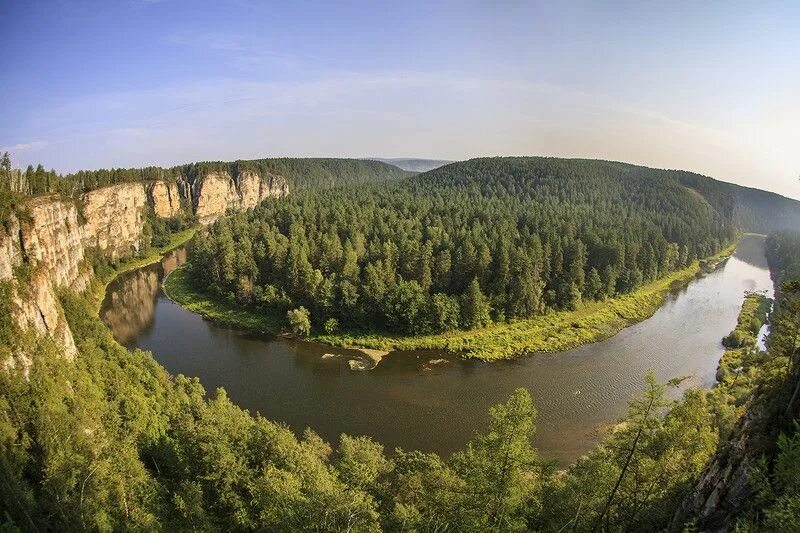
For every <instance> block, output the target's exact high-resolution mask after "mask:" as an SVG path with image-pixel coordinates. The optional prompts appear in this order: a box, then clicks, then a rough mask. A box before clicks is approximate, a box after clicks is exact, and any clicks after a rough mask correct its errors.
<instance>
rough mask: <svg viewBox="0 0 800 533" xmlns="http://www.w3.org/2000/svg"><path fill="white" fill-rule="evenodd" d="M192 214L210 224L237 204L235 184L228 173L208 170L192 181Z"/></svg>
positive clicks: (237, 197)
mask: <svg viewBox="0 0 800 533" xmlns="http://www.w3.org/2000/svg"><path fill="white" fill-rule="evenodd" d="M192 199H193V204H194V214H195V215H197V218H198V219H199V220H200V222H201V223H203V224H210V223H212V222H214V221H215V220H216V219H218V218H219V217H220V216H222V215H224V214H225V212H226V211H227V210H228V209H233V208H234V207H235V206H236V204H238V200H239V195H238V194H237V191H236V185H235V184H234V183H233V179H231V177H230V175H229V174H228V173H223V172H210V173H208V174H206V175H205V176H203V177H201V178H198V179H197V180H196V181H195V182H194V186H193V190H192Z"/></svg>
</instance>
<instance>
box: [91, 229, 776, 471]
mask: <svg viewBox="0 0 800 533" xmlns="http://www.w3.org/2000/svg"><path fill="white" fill-rule="evenodd" d="M185 260H186V252H185V251H178V252H176V253H173V254H172V255H170V256H168V257H167V258H165V260H164V261H163V262H162V264H160V265H153V266H151V267H147V268H144V269H141V270H138V271H135V272H131V273H129V274H127V275H125V276H122V277H120V278H119V279H118V280H117V281H115V282H114V283H113V284H112V285H111V286H110V287H109V290H108V293H107V294H106V299H105V302H104V304H103V308H102V311H101V316H102V318H103V320H104V321H105V322H106V324H108V325H109V327H110V328H111V330H112V331H113V332H114V335H115V337H116V338H117V339H118V340H119V341H120V342H122V343H123V344H125V345H126V346H128V347H130V348H133V347H138V348H142V349H146V350H151V351H152V352H153V356H154V357H155V358H156V360H158V361H159V362H160V363H161V364H162V365H163V366H164V367H165V368H166V369H167V370H169V371H170V372H172V373H174V374H178V373H182V374H185V375H187V376H198V377H199V378H200V381H201V382H202V383H203V385H204V386H205V387H206V390H209V391H212V390H214V389H215V388H217V387H224V388H225V389H226V390H227V392H228V394H229V396H230V398H231V399H232V400H233V401H234V402H236V403H238V404H239V405H241V406H242V407H245V408H247V409H250V410H251V411H258V412H260V413H261V414H263V415H264V416H266V417H267V418H270V419H273V420H279V421H283V422H285V423H287V424H288V425H289V426H291V427H292V428H293V429H294V430H295V431H297V432H300V431H302V430H303V429H304V428H306V427H311V428H313V429H314V430H315V431H317V432H318V433H319V434H321V435H322V436H323V437H324V438H326V439H327V440H329V441H335V440H336V439H337V438H338V435H339V434H340V433H349V434H351V435H359V434H363V435H370V436H372V437H374V438H375V439H376V440H378V441H380V442H382V443H384V444H385V445H386V448H387V449H390V450H391V449H393V448H395V447H397V446H400V447H403V448H405V449H422V450H430V451H436V452H439V453H445V454H446V453H449V452H452V451H454V450H456V449H459V448H461V447H462V446H463V445H464V443H465V442H466V441H467V440H468V439H469V438H470V436H472V435H473V434H474V432H475V431H477V430H482V429H484V428H485V427H486V423H487V409H488V408H489V406H491V405H492V404H495V403H497V402H500V401H502V400H504V399H505V398H507V397H508V395H509V394H510V393H511V392H512V391H513V390H514V389H515V388H517V387H525V388H527V389H528V390H529V391H530V392H531V393H532V394H533V396H534V400H535V403H536V407H537V409H538V411H539V417H538V422H537V428H538V432H537V437H536V445H537V446H538V447H539V449H540V451H542V453H543V454H544V455H545V456H547V457H551V458H556V459H559V460H561V461H571V460H573V459H575V458H576V457H577V456H579V455H580V454H581V453H583V452H585V451H587V450H588V449H589V448H590V447H591V446H592V445H593V444H594V443H595V442H597V439H598V436H597V429H598V427H602V426H603V425H605V424H609V423H612V422H614V421H615V420H616V419H618V418H619V417H620V416H622V415H623V414H624V412H625V409H626V406H627V401H628V399H629V398H630V397H631V395H634V394H637V393H638V392H640V391H641V389H642V383H643V377H644V374H645V372H646V371H647V369H648V368H653V369H654V370H655V371H656V374H657V375H658V377H659V379H661V380H667V379H669V378H672V377H675V376H684V375H689V376H691V379H690V380H689V383H691V384H693V385H703V386H711V385H713V383H714V373H715V370H716V366H717V362H718V360H719V358H720V356H721V355H722V352H723V348H722V346H721V345H720V339H721V338H722V337H723V336H724V335H726V334H727V333H729V332H730V330H731V329H732V328H733V326H734V325H735V324H736V317H737V315H738V312H739V308H740V306H741V302H742V297H743V295H744V292H745V291H747V290H766V291H768V292H769V293H770V294H771V290H772V289H771V287H772V284H771V281H770V277H769V272H768V270H767V266H766V261H765V259H764V255H763V239H762V238H760V237H756V236H745V237H744V238H743V240H742V241H741V242H740V244H739V247H738V249H737V251H736V253H735V254H734V256H733V257H731V258H730V259H729V260H728V261H727V262H726V263H725V264H724V266H722V267H720V268H719V269H718V270H716V271H714V272H712V273H710V274H706V275H705V276H703V277H701V278H698V279H697V280H695V281H693V282H692V283H691V284H690V285H689V286H688V287H687V288H685V289H683V290H681V291H680V292H677V293H676V294H674V295H673V296H672V297H671V298H670V299H669V300H668V301H667V303H666V304H665V305H664V306H663V307H662V308H661V309H659V310H658V311H657V312H656V314H655V315H653V317H651V318H650V319H648V320H645V321H644V322H641V323H639V324H637V325H634V326H632V327H629V328H627V329H625V330H623V331H622V332H621V333H620V334H618V335H617V336H615V337H613V338H611V339H608V340H606V341H603V342H598V343H595V344H591V345H586V346H582V347H580V348H577V349H575V350H570V351H567V352H561V353H558V354H538V355H535V356H532V357H528V358H524V359H520V360H516V361H512V362H499V363H481V362H477V361H462V360H459V359H456V358H453V357H448V356H443V355H442V354H440V353H436V352H393V353H391V354H389V355H388V356H386V357H384V359H383V360H382V361H381V363H380V364H379V365H378V366H377V367H376V368H374V369H373V370H368V371H358V370H351V369H350V366H349V364H348V359H351V358H354V357H358V354H357V352H353V351H349V350H339V349H334V348H330V347H327V346H320V345H316V344H312V343H305V342H298V341H287V340H273V339H270V338H264V337H260V336H255V335H252V334H248V333H243V332H239V331H233V330H229V329H223V328H218V327H215V326H213V325H211V324H209V323H208V322H206V321H204V320H203V319H202V318H200V317H199V316H197V315H194V314H192V313H189V312H187V311H185V310H183V309H182V308H180V307H179V306H177V305H175V304H174V303H172V302H171V301H170V300H169V299H167V298H166V297H165V296H164V295H163V293H161V291H160V285H161V283H160V281H161V279H162V278H163V276H164V275H165V272H167V273H168V272H169V271H171V270H172V269H174V268H175V267H176V266H177V265H179V264H181V263H183V262H184V261H185ZM326 354H336V356H334V357H331V356H330V355H328V356H326V357H323V356H324V355H326Z"/></svg>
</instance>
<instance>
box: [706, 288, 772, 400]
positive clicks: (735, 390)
mask: <svg viewBox="0 0 800 533" xmlns="http://www.w3.org/2000/svg"><path fill="white" fill-rule="evenodd" d="M772 302H773V300H772V298H768V297H767V296H766V295H764V294H762V293H760V292H747V293H746V294H745V297H744V301H743V302H742V309H741V311H740V312H739V318H738V319H737V321H736V327H735V328H734V329H733V331H731V333H730V334H728V335H726V336H725V337H723V339H722V345H723V346H725V353H724V354H722V357H721V358H720V360H719V364H718V366H717V376H716V377H717V382H718V383H717V385H724V386H726V387H728V388H730V390H731V394H733V395H734V396H735V397H736V398H737V405H738V400H741V399H742V398H746V397H749V395H750V393H751V392H752V391H751V389H752V384H753V382H754V381H755V377H756V374H757V373H758V371H759V364H760V363H761V362H763V352H761V350H759V349H758V345H757V340H758V333H759V331H760V330H761V327H762V326H763V325H764V324H766V323H768V322H769V315H770V310H771V309H772ZM737 385H738V387H737Z"/></svg>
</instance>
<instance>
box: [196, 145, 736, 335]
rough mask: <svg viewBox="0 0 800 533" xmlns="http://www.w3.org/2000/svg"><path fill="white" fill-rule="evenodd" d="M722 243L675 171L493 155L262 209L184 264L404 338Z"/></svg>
mask: <svg viewBox="0 0 800 533" xmlns="http://www.w3.org/2000/svg"><path fill="white" fill-rule="evenodd" d="M637 168H638V167H637ZM733 236H734V229H733V226H732V225H731V224H729V223H728V222H726V220H725V218H724V217H723V216H721V215H720V214H719V213H718V212H716V211H715V210H714V209H712V208H711V207H710V206H709V205H708V204H707V203H706V202H704V201H702V200H701V199H698V198H697V196H696V194H693V193H692V192H690V191H689V190H687V189H686V188H685V187H683V186H681V185H680V184H679V183H677V182H676V181H675V180H671V179H668V178H661V177H659V176H657V175H656V176H651V175H644V176H643V175H639V174H631V173H629V172H626V171H619V170H618V169H616V168H615V167H614V166H610V165H597V164H595V162H590V161H567V160H557V159H541V158H495V159H480V160H473V161H469V162H466V163H458V164H453V165H448V166H445V167H443V168H440V169H437V170H434V171H432V172H428V173H426V174H423V175H419V176H417V177H414V178H410V179H407V180H403V181H401V182H384V183H379V184H373V185H370V186H362V187H358V188H355V187H339V188H331V189H325V190H318V189H316V190H309V191H306V192H301V193H297V194H293V195H291V196H290V197H288V198H286V199H281V200H279V201H267V202H264V203H263V204H262V205H261V206H259V207H258V208H257V209H256V210H254V211H253V212H252V213H248V214H240V215H235V216H233V217H230V218H226V219H223V220H220V221H219V222H218V223H216V224H215V225H214V226H213V227H211V229H210V231H209V232H208V234H207V235H204V236H200V237H198V239H197V242H196V245H195V249H194V253H193V259H192V264H193V265H195V266H196V268H195V269H194V271H193V278H194V279H195V280H196V282H197V283H198V285H199V286H200V287H204V288H207V289H209V290H211V291H212V292H215V293H217V294H219V295H228V294H231V295H233V296H234V297H235V298H237V299H238V300H239V302H240V303H243V304H254V303H255V304H265V305H267V304H280V305H286V306H288V305H295V306H296V305H303V306H304V307H306V308H307V309H309V310H311V316H312V320H313V321H314V322H315V323H316V324H320V325H321V324H322V323H323V322H324V321H325V320H326V319H328V318H331V317H333V318H336V319H337V320H338V321H339V323H341V324H343V325H347V326H349V327H353V326H361V325H364V324H370V325H377V326H378V327H379V328H382V329H387V330H391V331H395V332H401V333H414V334H416V333H427V332H436V331H446V330H449V329H454V328H456V327H462V328H473V327H480V326H483V325H486V324H487V323H489V322H490V321H491V320H494V321H502V320H512V319H517V318H525V317H530V316H533V315H537V314H541V313H544V312H546V311H547V310H548V309H572V308H575V307H576V306H577V305H578V304H579V303H580V302H581V301H582V300H600V299H603V298H606V297H608V296H612V295H615V294H620V293H626V292H630V291H632V290H634V289H636V288H637V287H638V286H639V285H640V284H642V283H646V282H649V281H652V280H655V279H657V278H659V277H661V276H663V275H665V274H667V273H669V272H671V271H673V270H675V269H679V268H682V267H684V266H686V265H688V264H689V263H691V262H692V261H693V260H695V259H696V258H700V257H705V256H708V255H711V254H713V253H715V252H717V251H718V250H719V249H720V248H721V247H722V246H723V245H724V244H727V243H729V242H730V241H731V240H732V238H733Z"/></svg>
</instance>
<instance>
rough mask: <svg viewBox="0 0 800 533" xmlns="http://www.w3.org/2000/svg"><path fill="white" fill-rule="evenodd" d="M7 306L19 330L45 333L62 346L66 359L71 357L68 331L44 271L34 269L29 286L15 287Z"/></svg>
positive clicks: (72, 345)
mask: <svg viewBox="0 0 800 533" xmlns="http://www.w3.org/2000/svg"><path fill="white" fill-rule="evenodd" d="M11 306H12V307H11V316H12V317H13V318H14V321H15V322H16V323H17V326H18V327H19V328H20V329H21V330H28V329H34V330H36V331H38V332H39V333H41V334H42V335H48V336H50V337H52V338H53V339H55V340H56V341H58V342H59V343H60V344H61V345H62V346H63V347H64V354H65V355H66V356H67V357H68V358H72V357H74V356H75V353H76V351H77V350H76V348H75V340H74V339H73V337H72V331H71V330H70V329H69V324H67V321H66V319H65V318H64V313H63V311H62V310H61V305H60V304H59V302H58V298H56V294H55V290H54V289H53V284H52V282H51V281H50V278H49V277H48V275H47V272H46V271H44V270H38V271H37V272H36V274H35V275H34V276H33V278H32V279H31V283H30V286H29V287H24V288H17V289H16V290H15V294H14V295H13V297H12V301H11ZM25 359H27V358H23V359H22V360H25Z"/></svg>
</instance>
